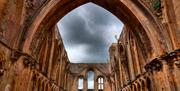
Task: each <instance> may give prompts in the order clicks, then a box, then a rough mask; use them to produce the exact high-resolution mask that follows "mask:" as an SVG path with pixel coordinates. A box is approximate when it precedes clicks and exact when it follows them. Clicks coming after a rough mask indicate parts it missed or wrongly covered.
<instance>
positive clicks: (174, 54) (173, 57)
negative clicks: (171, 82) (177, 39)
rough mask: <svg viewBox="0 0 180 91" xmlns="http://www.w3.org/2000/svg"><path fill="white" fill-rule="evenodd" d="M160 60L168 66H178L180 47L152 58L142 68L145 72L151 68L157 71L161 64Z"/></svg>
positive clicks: (179, 62) (179, 63) (179, 64)
mask: <svg viewBox="0 0 180 91" xmlns="http://www.w3.org/2000/svg"><path fill="white" fill-rule="evenodd" d="M162 61H166V62H167V64H168V65H170V66H172V65H174V64H175V65H177V66H179V67H180V49H178V50H174V51H171V52H168V53H165V54H164V55H161V56H160V57H157V58H155V59H153V60H152V61H151V62H150V63H148V64H146V65H145V67H144V68H145V70H146V71H147V72H149V71H153V70H158V71H159V70H160V69H161V68H162V66H163V64H162Z"/></svg>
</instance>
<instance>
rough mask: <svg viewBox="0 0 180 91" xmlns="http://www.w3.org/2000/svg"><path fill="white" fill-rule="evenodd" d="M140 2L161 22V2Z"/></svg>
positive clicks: (145, 0) (147, 0) (144, 0)
mask: <svg viewBox="0 0 180 91" xmlns="http://www.w3.org/2000/svg"><path fill="white" fill-rule="evenodd" d="M141 2H143V4H144V5H145V6H146V7H147V8H149V10H150V11H151V12H152V13H153V14H154V15H155V16H157V17H158V18H159V19H160V20H162V9H163V7H164V5H163V0H141Z"/></svg>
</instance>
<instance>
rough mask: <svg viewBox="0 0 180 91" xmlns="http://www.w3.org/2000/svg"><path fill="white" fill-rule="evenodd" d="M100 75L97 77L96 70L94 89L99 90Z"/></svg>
mask: <svg viewBox="0 0 180 91" xmlns="http://www.w3.org/2000/svg"><path fill="white" fill-rule="evenodd" d="M97 80H98V77H97V72H96V71H94V91H98V81H97Z"/></svg>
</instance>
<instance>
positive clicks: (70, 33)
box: [58, 3, 123, 63]
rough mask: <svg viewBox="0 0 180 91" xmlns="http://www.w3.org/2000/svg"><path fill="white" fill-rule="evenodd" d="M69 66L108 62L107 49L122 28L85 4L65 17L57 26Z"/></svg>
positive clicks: (111, 16) (94, 7)
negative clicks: (72, 63) (81, 63)
mask: <svg viewBox="0 0 180 91" xmlns="http://www.w3.org/2000/svg"><path fill="white" fill-rule="evenodd" d="M58 26H59V28H60V33H61V36H62V38H63V41H64V44H65V48H66V50H67V52H68V56H69V58H70V61H71V62H75V63H76V62H85V63H87V62H88V63H89V62H90V63H94V62H95V63H97V62H106V61H107V60H108V47H109V46H110V45H111V43H112V42H115V38H114V36H115V34H118V35H119V33H120V30H121V29H122V26H123V24H122V23H121V22H120V21H119V20H118V19H117V18H116V17H115V16H113V15H112V14H111V13H110V12H108V11H106V10H104V9H103V8H101V7H99V6H97V5H95V4H92V3H88V4H86V5H83V6H80V7H79V8H77V9H75V10H73V11H72V12H70V13H69V14H67V15H66V16H65V17H64V18H63V19H61V20H60V22H59V23H58Z"/></svg>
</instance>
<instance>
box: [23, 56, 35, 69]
mask: <svg viewBox="0 0 180 91" xmlns="http://www.w3.org/2000/svg"><path fill="white" fill-rule="evenodd" d="M23 64H24V65H25V67H28V66H30V67H32V68H36V64H38V63H37V62H36V60H35V59H33V58H32V57H31V56H28V55H25V56H24V60H23Z"/></svg>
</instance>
